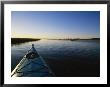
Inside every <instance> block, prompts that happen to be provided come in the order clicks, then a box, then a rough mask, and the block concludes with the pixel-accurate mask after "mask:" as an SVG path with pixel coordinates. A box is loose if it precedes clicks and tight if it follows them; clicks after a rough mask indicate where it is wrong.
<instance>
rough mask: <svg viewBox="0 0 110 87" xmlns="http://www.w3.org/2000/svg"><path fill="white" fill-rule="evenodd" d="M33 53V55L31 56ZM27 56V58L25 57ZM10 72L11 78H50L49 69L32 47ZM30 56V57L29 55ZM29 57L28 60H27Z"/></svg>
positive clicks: (50, 72)
mask: <svg viewBox="0 0 110 87" xmlns="http://www.w3.org/2000/svg"><path fill="white" fill-rule="evenodd" d="M33 52H34V54H32V53H33ZM27 54H28V56H27ZM27 54H26V55H25V56H24V57H23V59H22V60H21V61H20V62H19V64H18V65H17V66H16V67H15V69H14V70H13V71H12V74H11V77H52V76H54V74H53V72H52V71H51V69H50V68H49V67H48V66H47V64H46V63H45V61H44V60H43V58H42V57H41V56H39V55H38V53H37V51H36V50H35V48H34V47H32V48H31V49H30V50H29V51H28V53H27ZM29 54H31V55H29ZM29 57H30V58H29Z"/></svg>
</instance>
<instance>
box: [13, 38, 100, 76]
mask: <svg viewBox="0 0 110 87" xmlns="http://www.w3.org/2000/svg"><path fill="white" fill-rule="evenodd" d="M32 44H34V45H35V48H36V50H37V51H38V53H39V54H40V55H41V56H42V57H43V58H44V60H45V61H46V63H47V64H48V65H49V66H50V68H51V70H52V71H53V72H54V73H55V75H56V76H58V77H70V76H71V77H80V76H81V77H86V76H89V77H91V76H93V77H96V76H100V41H99V40H78V41H69V40H39V41H34V42H27V43H22V44H19V45H12V46H11V58H12V60H11V65H12V66H11V69H12V70H13V69H14V68H15V66H16V65H17V64H18V63H19V61H20V60H21V59H22V58H23V56H24V55H25V53H26V52H27V51H28V50H29V49H30V48H31V45H32Z"/></svg>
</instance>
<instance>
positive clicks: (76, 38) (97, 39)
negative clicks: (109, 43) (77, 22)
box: [48, 38, 100, 41]
mask: <svg viewBox="0 0 110 87" xmlns="http://www.w3.org/2000/svg"><path fill="white" fill-rule="evenodd" d="M48 40H70V41H76V40H100V38H90V39H80V38H75V39H48Z"/></svg>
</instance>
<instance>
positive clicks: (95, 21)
mask: <svg viewBox="0 0 110 87" xmlns="http://www.w3.org/2000/svg"><path fill="white" fill-rule="evenodd" d="M11 27H12V30H11V32H12V37H18V38H93V37H100V12H99V11H50V12H49V11H12V14H11Z"/></svg>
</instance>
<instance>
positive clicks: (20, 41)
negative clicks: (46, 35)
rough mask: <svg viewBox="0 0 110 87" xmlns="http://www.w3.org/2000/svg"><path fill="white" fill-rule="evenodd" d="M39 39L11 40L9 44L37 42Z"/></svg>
mask: <svg viewBox="0 0 110 87" xmlns="http://www.w3.org/2000/svg"><path fill="white" fill-rule="evenodd" d="M38 40H41V39H34V38H11V44H20V43H25V42H30V41H38Z"/></svg>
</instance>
